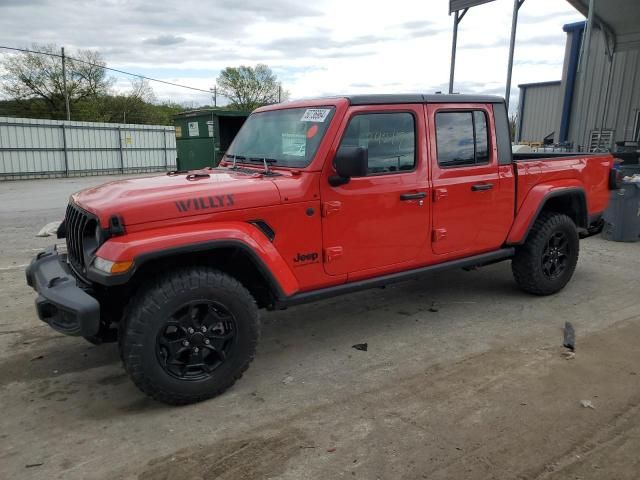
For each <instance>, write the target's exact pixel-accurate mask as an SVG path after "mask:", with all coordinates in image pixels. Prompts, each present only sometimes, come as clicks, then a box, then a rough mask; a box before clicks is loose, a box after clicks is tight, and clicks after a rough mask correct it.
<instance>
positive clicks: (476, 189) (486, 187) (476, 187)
mask: <svg viewBox="0 0 640 480" xmlns="http://www.w3.org/2000/svg"><path fill="white" fill-rule="evenodd" d="M492 188H493V183H481V184H478V185H472V186H471V191H472V192H483V191H485V190H491V189H492Z"/></svg>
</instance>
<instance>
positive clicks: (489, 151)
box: [427, 104, 513, 259]
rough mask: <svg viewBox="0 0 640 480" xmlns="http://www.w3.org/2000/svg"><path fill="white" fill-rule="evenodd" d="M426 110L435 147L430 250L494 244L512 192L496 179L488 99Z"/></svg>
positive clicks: (502, 231) (505, 224) (506, 220)
mask: <svg viewBox="0 0 640 480" xmlns="http://www.w3.org/2000/svg"><path fill="white" fill-rule="evenodd" d="M427 113H428V120H429V124H430V127H431V128H430V132H431V135H430V142H431V151H432V152H435V154H434V155H433V160H432V178H433V184H432V187H433V233H432V246H433V247H432V248H433V252H434V254H436V255H443V256H451V257H454V256H462V255H463V254H464V255H471V254H474V253H481V252H487V251H490V250H495V249H497V248H499V247H500V246H501V245H502V243H503V242H504V238H505V235H506V233H507V232H508V229H509V225H510V222H511V219H512V218H513V195H512V191H511V190H506V189H505V187H504V182H503V183H502V184H501V182H500V167H499V165H498V158H497V148H496V139H495V135H493V134H492V133H493V132H494V131H495V130H494V123H493V109H492V108H491V105H475V104H469V105H461V104H457V105H456V104H452V105H437V104H433V105H429V106H428V109H427ZM506 168H508V169H510V168H511V166H510V165H508V166H507V167H506ZM501 187H502V189H501ZM443 259H446V258H443Z"/></svg>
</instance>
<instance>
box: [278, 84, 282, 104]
mask: <svg viewBox="0 0 640 480" xmlns="http://www.w3.org/2000/svg"><path fill="white" fill-rule="evenodd" d="M278 103H282V84H281V83H279V84H278Z"/></svg>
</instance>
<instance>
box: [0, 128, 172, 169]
mask: <svg viewBox="0 0 640 480" xmlns="http://www.w3.org/2000/svg"><path fill="white" fill-rule="evenodd" d="M175 168H176V137H175V130H174V127H171V126H164V125H131V124H117V123H94V122H67V121H59V120H32V119H26V118H8V117H0V180H11V179H25V178H48V177H69V176H82V175H103V174H114V173H135V172H156V171H163V170H175Z"/></svg>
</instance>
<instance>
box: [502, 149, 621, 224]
mask: <svg viewBox="0 0 640 480" xmlns="http://www.w3.org/2000/svg"><path fill="white" fill-rule="evenodd" d="M513 160H514V163H513V166H514V172H515V175H516V211H519V210H520V208H521V207H522V205H523V203H524V202H525V199H526V198H527V196H529V195H530V194H532V192H533V191H534V190H536V186H537V185H543V184H544V185H557V186H558V187H561V186H562V187H565V188H567V187H568V188H574V189H576V190H582V191H583V192H584V194H585V196H586V199H587V209H588V213H589V215H595V214H600V213H602V212H603V211H604V209H605V208H606V205H607V202H608V199H609V187H608V182H609V170H610V169H611V165H612V162H613V156H612V155H611V154H608V153H607V154H584V153H561V154H559V155H553V156H550V155H549V154H548V153H543V154H538V153H526V154H514V155H513ZM540 188H542V187H540ZM545 188H547V187H545ZM550 188H551V189H552V188H553V187H550Z"/></svg>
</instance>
